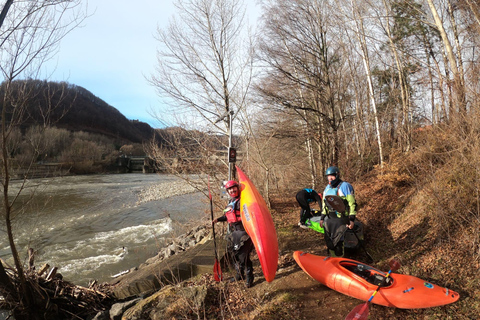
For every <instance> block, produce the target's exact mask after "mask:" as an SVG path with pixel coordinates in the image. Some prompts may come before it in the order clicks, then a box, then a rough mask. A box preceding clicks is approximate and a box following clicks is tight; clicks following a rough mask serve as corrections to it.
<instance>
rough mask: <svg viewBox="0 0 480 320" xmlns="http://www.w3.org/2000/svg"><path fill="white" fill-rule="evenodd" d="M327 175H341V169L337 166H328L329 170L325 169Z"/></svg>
mask: <svg viewBox="0 0 480 320" xmlns="http://www.w3.org/2000/svg"><path fill="white" fill-rule="evenodd" d="M325 175H326V176H329V175H334V176H336V177H338V176H339V175H340V170H338V168H337V167H335V166H333V167H328V169H327V171H325Z"/></svg>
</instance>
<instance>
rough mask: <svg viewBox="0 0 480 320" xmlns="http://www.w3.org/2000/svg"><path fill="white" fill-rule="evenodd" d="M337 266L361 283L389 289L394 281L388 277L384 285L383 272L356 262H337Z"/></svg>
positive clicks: (384, 274) (384, 275)
mask: <svg viewBox="0 0 480 320" xmlns="http://www.w3.org/2000/svg"><path fill="white" fill-rule="evenodd" d="M339 265H340V266H341V267H342V268H343V269H345V270H347V272H349V273H352V274H353V276H354V277H355V278H357V279H359V280H360V281H362V282H368V283H369V284H371V285H375V286H379V285H382V287H389V286H391V285H392V284H393V282H394V280H393V279H392V278H391V277H389V278H387V281H386V283H385V281H384V280H385V278H386V276H387V274H386V273H385V272H383V271H380V270H378V269H376V268H374V267H371V266H369V265H366V264H363V263H360V262H357V261H353V260H342V261H340V262H339Z"/></svg>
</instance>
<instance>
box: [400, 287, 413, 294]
mask: <svg viewBox="0 0 480 320" xmlns="http://www.w3.org/2000/svg"><path fill="white" fill-rule="evenodd" d="M413 289H415V288H414V287H411V288H408V289H407V290H403V293H407V292H410V291H412V290H413Z"/></svg>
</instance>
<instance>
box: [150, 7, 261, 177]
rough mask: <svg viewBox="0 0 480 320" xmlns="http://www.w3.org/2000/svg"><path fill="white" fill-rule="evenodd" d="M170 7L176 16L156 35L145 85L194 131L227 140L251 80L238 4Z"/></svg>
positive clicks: (240, 10)
mask: <svg viewBox="0 0 480 320" xmlns="http://www.w3.org/2000/svg"><path fill="white" fill-rule="evenodd" d="M175 5H176V7H177V10H178V11H177V14H178V15H177V16H176V17H174V18H173V19H172V20H171V21H170V25H169V27H168V28H167V29H165V30H158V37H157V39H158V41H159V42H160V45H161V48H160V50H159V51H158V53H157V57H158V66H157V68H156V73H155V74H154V75H152V77H151V78H150V81H151V83H152V85H154V86H155V87H156V89H157V91H158V94H159V95H160V96H161V97H162V98H164V99H165V102H167V103H169V105H170V106H171V111H174V112H176V113H177V114H179V115H180V116H181V118H182V119H183V121H185V120H186V119H188V120H189V121H190V123H191V124H192V125H193V126H194V129H201V128H202V127H205V131H210V132H213V133H216V134H218V133H220V134H223V135H226V136H231V132H232V131H233V130H231V123H232V120H233V119H234V118H232V117H235V116H236V114H238V113H239V112H240V111H241V110H242V109H243V108H245V101H246V96H247V93H248V89H249V86H250V81H251V74H252V54H251V52H250V48H251V46H250V43H249V41H248V39H247V40H246V41H245V39H246V36H247V30H245V25H246V24H245V21H244V16H245V7H244V5H243V2H242V1H233V0H221V1H213V0H177V1H176V2H175ZM235 131H236V130H235ZM230 169H231V170H232V168H230ZM230 174H231V171H230Z"/></svg>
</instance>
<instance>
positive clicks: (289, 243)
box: [122, 177, 480, 320]
mask: <svg viewBox="0 0 480 320" xmlns="http://www.w3.org/2000/svg"><path fill="white" fill-rule="evenodd" d="M356 187H357V190H358V192H357V201H358V202H359V203H360V205H361V209H360V211H359V214H358V218H359V219H361V220H362V221H363V222H365V235H366V242H365V246H366V250H368V252H369V253H370V254H371V255H372V256H373V257H374V259H375V261H374V262H373V263H370V265H372V266H374V267H376V268H378V269H380V270H383V271H387V270H388V269H389V265H388V262H389V261H390V260H391V258H393V257H394V256H395V257H399V258H400V259H401V261H402V267H401V268H400V269H399V270H398V271H397V272H398V273H404V274H411V275H415V276H418V277H421V278H422V279H425V280H426V281H431V282H432V283H435V284H438V285H441V286H445V287H449V288H450V289H452V290H455V291H457V292H459V293H460V295H461V298H460V300H459V301H457V302H456V303H453V304H450V305H446V306H442V307H436V308H429V309H413V310H403V309H395V308H387V307H383V306H378V305H375V304H372V305H371V306H370V312H369V318H370V319H373V320H380V319H399V320H400V319H402V320H416V319H420V318H421V319H452V320H453V319H455V320H457V319H462V320H467V319H468V320H470V319H476V317H477V312H476V311H475V310H478V309H477V307H478V298H479V297H480V295H479V291H478V288H477V287H476V286H475V285H474V284H475V283H476V282H478V279H477V280H475V278H476V276H475V274H476V272H475V270H476V268H478V263H476V262H474V261H473V260H472V261H470V260H469V261H470V263H468V264H462V266H460V265H459V266H458V267H457V268H456V270H455V271H456V274H457V277H456V278H455V279H452V278H450V277H449V276H444V277H443V278H442V277H441V276H439V275H441V274H442V272H444V274H445V275H446V274H448V272H450V271H449V270H442V269H441V267H440V266H437V267H436V268H434V269H432V267H431V266H430V265H429V264H428V261H426V260H425V259H423V260H424V261H425V262H427V263H426V264H425V262H424V264H420V263H419V260H418V259H416V258H414V257H415V255H413V256H412V251H414V250H418V251H419V252H418V256H419V257H427V256H435V255H436V254H437V256H438V253H439V252H441V251H443V250H445V248H441V247H436V246H435V245H434V244H433V243H432V246H431V247H430V248H429V250H430V251H429V252H425V251H424V249H423V248H420V247H418V248H417V249H415V247H412V246H408V247H404V246H402V241H403V240H402V239H399V240H397V241H395V240H393V239H392V240H391V241H385V232H397V230H395V229H394V227H395V225H393V226H392V227H390V228H385V230H378V229H376V228H375V226H377V225H378V224H379V223H381V222H383V221H384V218H385V215H390V214H391V215H393V214H394V213H396V212H397V210H398V208H399V206H402V205H403V206H405V214H406V215H408V204H407V202H408V199H409V197H401V198H399V197H398V194H399V193H400V194H405V195H408V194H410V192H414V190H413V189H412V190H410V188H409V187H403V188H394V189H385V188H383V189H382V192H381V193H380V192H378V191H379V190H380V189H381V188H382V186H379V185H378V183H375V177H371V179H370V180H369V179H365V181H363V182H362V183H361V184H360V183H359V184H356ZM372 195H375V196H372ZM402 208H403V207H402ZM402 212H403V211H402ZM271 213H272V216H273V218H274V222H275V227H276V230H277V235H278V241H279V249H280V257H279V265H278V270H277V274H276V277H275V279H274V280H273V281H272V282H271V283H267V282H266V281H265V280H264V278H263V276H262V272H261V268H260V265H259V262H258V259H257V257H256V255H255V254H254V255H253V257H252V258H253V262H254V274H255V281H254V286H253V287H252V288H249V289H247V288H246V287H245V285H244V283H243V282H236V283H231V282H229V281H222V282H215V280H214V278H213V260H211V262H210V266H209V267H210V268H212V269H211V270H210V271H209V272H207V273H204V274H200V275H198V276H196V277H192V278H190V279H187V280H184V281H178V282H172V283H168V284H165V286H163V287H162V289H160V290H158V291H155V292H154V293H152V294H151V295H148V297H142V298H138V299H137V300H135V302H133V303H132V305H130V306H128V307H125V309H124V310H123V312H122V314H123V318H122V319H124V320H129V319H131V320H133V319H177V318H182V319H198V318H200V319H258V320H260V319H262V320H265V319H272V320H274V319H275V320H279V319H299V320H300V319H318V318H319V317H320V318H322V319H332V320H337V319H338V320H340V319H341V320H343V319H345V316H346V315H347V314H348V313H349V312H350V311H351V310H352V309H353V308H354V307H355V306H357V305H359V304H361V303H363V302H362V301H359V300H357V299H354V298H350V297H348V296H346V295H343V294H340V293H338V292H336V291H334V290H331V289H329V288H327V287H326V286H323V285H322V284H320V283H318V282H317V281H315V280H313V279H312V278H310V277H309V276H308V275H307V274H306V273H304V272H303V271H302V270H301V269H300V268H299V267H298V265H297V264H296V263H295V261H294V259H293V256H292V253H293V252H294V251H296V250H301V251H305V252H310V253H313V254H318V255H324V254H325V243H324V240H323V236H322V235H321V234H320V233H317V232H314V231H313V230H310V229H307V230H305V229H301V228H299V227H298V226H297V222H298V221H297V219H298V205H297V204H296V202H295V199H294V197H293V196H292V197H290V198H285V197H278V196H277V197H276V198H275V197H274V198H273V201H272V210H271ZM405 218H407V217H401V219H405ZM411 218H412V217H411ZM398 227H401V226H400V225H398ZM217 238H218V237H217ZM187 252H188V251H187ZM461 252H462V251H460V250H458V251H457V250H455V248H453V247H452V248H451V249H450V255H449V256H448V259H454V260H456V259H457V257H460V256H462V253H461ZM349 257H351V258H354V259H356V260H359V261H367V258H366V255H365V253H364V252H363V251H362V250H361V251H359V252H355V253H352V254H351V256H349ZM409 257H410V258H409ZM411 257H413V258H411ZM463 257H464V260H465V259H467V256H465V255H463ZM446 258H447V256H444V259H446ZM429 270H430V271H429ZM431 270H435V274H436V275H437V276H436V277H434V278H432V277H431V276H429V275H428V274H429V272H431ZM231 275H232V274H231V273H229V272H228V271H225V272H224V277H225V280H228V279H229V278H230V276H231ZM463 281H466V283H469V284H468V285H466V286H459V285H457V283H461V282H463ZM467 288H469V289H467Z"/></svg>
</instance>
